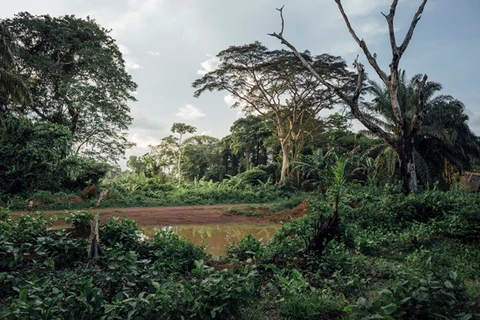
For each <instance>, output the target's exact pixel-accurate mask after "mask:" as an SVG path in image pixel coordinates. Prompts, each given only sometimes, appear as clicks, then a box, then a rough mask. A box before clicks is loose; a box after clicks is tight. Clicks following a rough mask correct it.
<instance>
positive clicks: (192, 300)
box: [0, 187, 480, 319]
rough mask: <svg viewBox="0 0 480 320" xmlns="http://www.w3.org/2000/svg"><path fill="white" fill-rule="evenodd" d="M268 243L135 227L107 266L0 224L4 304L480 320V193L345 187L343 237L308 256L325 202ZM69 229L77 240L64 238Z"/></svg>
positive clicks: (162, 312)
mask: <svg viewBox="0 0 480 320" xmlns="http://www.w3.org/2000/svg"><path fill="white" fill-rule="evenodd" d="M309 205H310V208H311V210H310V213H309V214H308V215H306V216H304V217H303V218H300V219H296V220H292V221H291V222H287V223H285V224H284V225H283V226H282V227H281V228H280V229H279V230H278V231H277V232H276V233H275V235H274V236H273V238H272V240H271V241H269V242H268V243H266V244H262V243H260V242H259V241H258V240H256V239H254V238H253V237H251V236H249V237H246V238H245V239H243V240H242V241H240V242H239V243H237V244H233V245H231V246H230V247H229V249H228V256H227V257H225V258H223V259H222V260H218V258H214V257H211V256H208V255H207V254H206V253H205V252H204V251H203V248H199V247H195V246H194V245H192V244H189V243H187V242H185V241H184V240H182V239H180V238H179V237H178V236H177V235H175V234H174V233H173V232H171V231H170V230H169V229H168V228H167V229H161V230H158V231H157V233H156V234H155V235H154V236H153V237H152V238H151V239H148V240H145V238H144V237H141V236H140V235H139V234H140V232H141V230H139V228H138V227H137V226H136V223H135V222H134V221H133V220H128V219H120V220H117V219H112V220H110V221H109V222H108V223H106V224H105V225H104V226H103V227H102V228H101V230H100V234H101V244H102V247H103V249H104V251H105V254H106V256H104V257H99V258H98V259H96V260H92V261H89V260H88V259H87V252H86V250H85V249H86V248H87V245H88V243H87V241H86V240H85V239H83V238H77V237H75V234H77V233H76V232H75V230H79V229H81V228H83V227H84V226H88V225H89V220H90V219H91V218H92V216H91V215H88V214H81V213H79V214H76V215H74V216H73V217H72V218H71V220H70V221H71V222H72V224H73V226H74V227H75V229H71V230H68V231H62V230H57V231H54V230H49V228H48V226H49V224H50V222H49V221H47V220H45V219H43V217H42V216H41V215H22V216H16V217H11V218H9V217H8V213H7V212H6V211H3V212H2V218H1V221H0V238H1V241H0V246H1V247H0V258H1V259H0V261H1V262H0V270H1V272H0V282H1V286H0V288H1V289H0V306H1V308H0V309H1V310H2V313H1V316H3V317H5V318H7V319H39V318H42V319H156V318H157V319H158V318H162V319H179V318H182V317H183V318H185V319H187V318H194V319H213V318H215V319H217V318H218V319H282V318H284V319H373V318H375V319H475V318H476V317H478V316H480V294H479V293H480V273H479V270H480V269H479V268H478V267H479V264H478V263H479V261H480V251H479V246H478V241H479V240H480V230H479V229H478V226H479V222H480V221H479V213H478V208H479V207H480V197H479V196H478V194H477V195H472V194H467V193H464V192H462V191H449V192H439V191H429V192H425V193H420V194H412V195H408V196H405V195H403V194H401V193H399V192H398V188H394V187H386V188H374V187H371V188H365V187H362V188H349V189H347V190H345V191H343V196H342V200H341V202H340V207H339V208H340V217H341V219H342V221H344V223H343V225H342V231H341V235H340V236H339V237H338V238H336V240H333V241H331V242H329V243H328V245H327V247H326V249H325V251H324V253H323V255H322V256H321V257H320V256H318V255H317V254H315V253H313V252H307V251H304V250H303V249H305V247H306V244H307V243H308V242H309V240H310V239H311V237H312V236H313V235H314V233H315V230H316V228H317V225H318V223H319V221H320V220H322V219H325V218H326V217H328V216H330V215H331V214H332V210H333V209H332V208H331V207H330V206H329V205H328V199H322V198H321V197H319V198H317V199H315V200H312V201H310V203H309ZM69 231H70V233H69Z"/></svg>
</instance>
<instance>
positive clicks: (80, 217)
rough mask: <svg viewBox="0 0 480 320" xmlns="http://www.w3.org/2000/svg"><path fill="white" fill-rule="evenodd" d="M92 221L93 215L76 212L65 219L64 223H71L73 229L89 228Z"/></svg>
mask: <svg viewBox="0 0 480 320" xmlns="http://www.w3.org/2000/svg"><path fill="white" fill-rule="evenodd" d="M92 220H93V213H90V212H82V211H78V212H76V213H71V214H70V215H68V216H67V217H66V218H65V222H66V223H71V224H72V227H74V228H89V227H90V224H91V222H92Z"/></svg>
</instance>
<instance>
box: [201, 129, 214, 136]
mask: <svg viewBox="0 0 480 320" xmlns="http://www.w3.org/2000/svg"><path fill="white" fill-rule="evenodd" d="M202 136H212V131H211V130H205V131H202Z"/></svg>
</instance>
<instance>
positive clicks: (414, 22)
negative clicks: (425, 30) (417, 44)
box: [399, 0, 428, 57]
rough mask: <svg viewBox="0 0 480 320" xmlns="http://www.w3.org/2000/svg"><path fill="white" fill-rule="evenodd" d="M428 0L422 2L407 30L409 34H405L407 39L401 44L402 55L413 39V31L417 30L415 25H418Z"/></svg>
mask: <svg viewBox="0 0 480 320" xmlns="http://www.w3.org/2000/svg"><path fill="white" fill-rule="evenodd" d="M427 1H428V0H423V1H422V4H421V5H420V6H419V7H418V10H417V12H416V13H415V15H414V16H413V20H412V22H411V24H410V28H409V29H408V31H407V34H406V35H405V39H404V40H403V42H402V45H401V46H400V48H399V50H400V57H401V56H402V55H403V53H404V52H405V50H406V49H407V47H408V44H409V43H410V40H411V39H412V36H413V32H414V31H415V27H416V26H417V23H418V21H419V20H420V18H421V17H422V13H423V9H424V8H425V5H426V4H427Z"/></svg>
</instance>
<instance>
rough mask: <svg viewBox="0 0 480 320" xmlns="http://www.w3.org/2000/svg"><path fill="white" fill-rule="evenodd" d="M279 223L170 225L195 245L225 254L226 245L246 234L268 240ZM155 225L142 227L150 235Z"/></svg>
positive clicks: (217, 254)
mask: <svg viewBox="0 0 480 320" xmlns="http://www.w3.org/2000/svg"><path fill="white" fill-rule="evenodd" d="M278 227H279V225H276V224H267V225H251V224H248V225H247V224H246V225H243V224H235V225H181V226H172V227H171V228H172V230H173V231H174V232H175V233H176V234H178V235H180V236H181V237H183V238H185V239H186V240H188V241H190V242H192V243H194V244H196V245H203V244H205V245H207V247H206V251H207V252H208V253H211V254H212V255H215V256H221V255H223V256H224V255H225V254H226V253H227V245H228V244H229V243H232V242H238V241H240V240H241V239H242V238H244V237H245V236H247V235H248V234H251V235H252V236H254V237H255V238H256V239H258V240H260V241H262V242H266V241H268V240H270V238H271V237H272V236H273V233H274V232H275V231H276V230H277V229H278ZM155 228H157V227H142V229H143V232H144V233H145V234H146V235H147V236H149V237H150V236H152V235H153V233H154V232H155Z"/></svg>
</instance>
